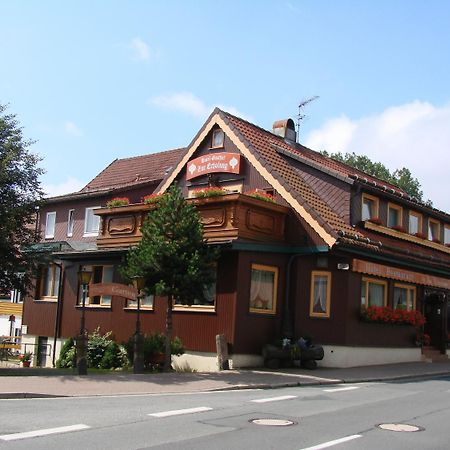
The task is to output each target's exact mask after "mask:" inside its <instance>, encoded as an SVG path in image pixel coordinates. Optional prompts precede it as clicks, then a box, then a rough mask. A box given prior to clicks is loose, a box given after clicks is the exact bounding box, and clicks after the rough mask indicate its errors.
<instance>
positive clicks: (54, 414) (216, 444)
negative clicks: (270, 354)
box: [0, 377, 450, 450]
mask: <svg viewBox="0 0 450 450" xmlns="http://www.w3.org/2000/svg"><path fill="white" fill-rule="evenodd" d="M253 419H263V420H266V419H270V420H276V421H281V423H283V422H284V421H291V422H293V424H292V425H290V426H273V425H272V426H265V425H257V424H254V423H252V422H251V421H252V420H253ZM276 423H277V422H276ZM381 423H395V424H399V423H400V424H407V425H414V426H417V427H421V428H419V429H420V430H422V431H417V432H395V431H387V430H382V429H380V428H378V427H377V425H378V424H381ZM449 423H450V377H447V378H442V379H435V380H424V381H410V382H390V383H360V384H348V383H347V384H345V385H343V384H338V385H334V386H333V385H329V386H319V385H317V386H305V387H291V388H284V389H276V390H273V389H268V390H262V389H261V390H260V389H254V390H239V391H226V392H220V391H218V392H208V393H202V392H199V393H186V394H181V393H177V394H171V395H169V394H164V395H158V394H153V395H130V396H128V395H121V396H107V397H86V398H83V397H73V398H53V399H48V398H47V399H36V398H35V399H3V400H0V424H1V425H0V449H3V448H5V449H9V448H11V449H12V448H14V449H15V450H20V449H30V448H32V449H36V450H40V449H45V450H51V449H74V448H83V449H86V450H90V449H106V448H107V449H111V450H113V449H127V450H128V449H144V448H152V449H171V450H172V449H174V450H178V449H180V450H181V449H183V450H188V449H196V450H201V449H208V450H210V449H211V448H214V449H217V450H220V449H227V450H228V449H230V448H233V449H246V450H248V449H259V450H264V449H295V450H301V449H312V448H314V449H319V448H328V447H325V446H324V445H326V446H330V445H331V446H332V447H336V448H338V449H339V448H343V449H377V450H380V448H384V449H395V450H396V449H408V450H411V449H416V448H417V449H433V450H439V449H448V448H449V444H448V442H449V439H448V436H449V434H448V424H449ZM23 433H25V434H23ZM26 433H32V434H31V435H30V434H26ZM49 433H54V434H49ZM36 434H38V435H39V434H43V435H42V436H38V437H36V436H35V435H36Z"/></svg>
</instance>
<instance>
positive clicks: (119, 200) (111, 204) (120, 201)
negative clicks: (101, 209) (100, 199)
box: [106, 197, 130, 208]
mask: <svg viewBox="0 0 450 450" xmlns="http://www.w3.org/2000/svg"><path fill="white" fill-rule="evenodd" d="M129 204H130V200H129V199H128V198H127V197H116V198H113V199H112V200H109V201H108V202H106V207H107V208H117V207H118V206H126V205H129Z"/></svg>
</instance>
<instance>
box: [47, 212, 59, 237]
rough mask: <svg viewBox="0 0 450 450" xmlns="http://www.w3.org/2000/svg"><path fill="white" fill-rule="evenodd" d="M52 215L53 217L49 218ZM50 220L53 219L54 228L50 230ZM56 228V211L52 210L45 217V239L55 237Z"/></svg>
mask: <svg viewBox="0 0 450 450" xmlns="http://www.w3.org/2000/svg"><path fill="white" fill-rule="evenodd" d="M50 217H53V219H49V218H50ZM50 220H53V226H52V228H53V229H52V230H50V228H49V227H50ZM55 230H56V211H50V212H48V213H47V216H46V218H45V235H44V236H45V239H53V238H54V237H55Z"/></svg>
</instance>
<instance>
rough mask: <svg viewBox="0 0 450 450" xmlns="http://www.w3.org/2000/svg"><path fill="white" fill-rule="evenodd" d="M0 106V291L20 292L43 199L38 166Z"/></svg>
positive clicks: (29, 266)
mask: <svg viewBox="0 0 450 450" xmlns="http://www.w3.org/2000/svg"><path fill="white" fill-rule="evenodd" d="M6 108H7V107H6V106H4V105H1V104H0V218H1V220H0V291H8V290H11V289H21V290H23V289H24V288H25V287H26V286H27V285H28V282H29V280H30V276H31V272H32V268H33V267H34V258H33V255H32V254H31V253H27V252H23V251H22V249H23V248H24V246H26V245H28V244H31V243H33V242H34V241H35V238H36V235H35V231H34V223H35V218H36V212H37V208H38V206H39V204H40V202H41V200H42V198H43V192H42V190H41V187H40V181H39V176H40V175H41V174H43V173H44V171H43V170H42V169H41V168H39V167H38V163H39V161H40V160H41V159H40V158H39V157H38V156H37V155H35V154H33V153H31V152H30V151H29V147H30V146H31V145H32V144H33V141H30V140H25V139H24V138H23V136H22V128H21V127H19V123H18V121H17V120H16V116H15V115H14V114H6V112H5V111H6Z"/></svg>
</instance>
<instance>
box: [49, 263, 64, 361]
mask: <svg viewBox="0 0 450 450" xmlns="http://www.w3.org/2000/svg"><path fill="white" fill-rule="evenodd" d="M53 264H55V266H58V267H59V268H60V269H61V277H60V279H59V289H58V301H57V302H56V317H55V328H54V333H53V334H54V337H53V351H52V353H53V355H52V365H53V367H55V366H56V361H55V359H56V340H57V335H58V334H59V331H60V325H61V324H60V322H61V311H62V299H63V290H64V281H65V278H66V271H65V270H63V269H64V267H63V264H58V263H56V262H54V263H53Z"/></svg>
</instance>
